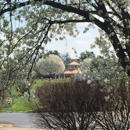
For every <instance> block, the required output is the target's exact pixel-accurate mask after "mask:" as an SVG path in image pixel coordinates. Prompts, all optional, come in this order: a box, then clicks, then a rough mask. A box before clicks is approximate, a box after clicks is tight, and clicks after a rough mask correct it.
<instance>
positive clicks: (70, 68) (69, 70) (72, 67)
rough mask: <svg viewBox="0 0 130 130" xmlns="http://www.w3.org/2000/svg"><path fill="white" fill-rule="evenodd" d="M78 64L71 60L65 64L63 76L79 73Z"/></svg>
mask: <svg viewBox="0 0 130 130" xmlns="http://www.w3.org/2000/svg"><path fill="white" fill-rule="evenodd" d="M79 67H80V64H79V63H78V62H75V61H72V62H70V63H69V64H68V65H67V66H66V70H65V71H64V73H63V74H64V77H72V76H74V75H76V74H81V70H80V68H79Z"/></svg>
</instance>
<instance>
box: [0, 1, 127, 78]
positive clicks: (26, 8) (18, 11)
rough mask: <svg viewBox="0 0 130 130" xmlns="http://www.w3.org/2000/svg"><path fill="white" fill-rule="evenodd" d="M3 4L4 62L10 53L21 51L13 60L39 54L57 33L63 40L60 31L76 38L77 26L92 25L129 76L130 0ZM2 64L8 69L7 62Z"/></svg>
mask: <svg viewBox="0 0 130 130" xmlns="http://www.w3.org/2000/svg"><path fill="white" fill-rule="evenodd" d="M0 5H1V6H0V16H1V22H0V30H1V40H0V46H1V49H2V50H3V51H1V57H2V59H3V55H4V56H5V55H6V56H7V57H10V55H11V53H13V55H14V53H16V52H19V51H20V55H19V57H17V58H16V57H15V58H14V59H15V60H16V59H18V60H19V59H22V58H23V57H26V60H27V59H28V58H29V56H32V55H33V54H34V53H35V54H38V53H39V50H40V49H43V46H44V44H47V43H48V41H51V39H52V38H53V37H55V36H56V34H59V35H60V37H59V38H60V39H63V38H64V36H63V35H62V33H61V32H63V31H64V30H66V31H67V32H68V33H69V34H70V35H72V36H75V35H76V34H77V33H78V31H77V29H76V28H75V23H78V22H89V23H91V25H92V24H95V25H96V26H98V27H99V28H100V29H102V30H103V31H104V32H105V34H106V36H107V37H108V38H109V40H110V41H111V44H112V46H113V48H114V50H115V52H116V54H117V56H118V57H119V62H120V64H121V65H122V66H123V68H124V69H126V68H127V73H128V75H129V76H130V69H129V65H130V62H129V58H130V53H129V50H130V46H129V44H130V11H129V10H130V8H129V7H130V1H129V0H114V1H112V0H104V1H103V0H86V1H83V0H81V1H79V0H65V1H62V0H61V1H60V0H55V1H52V0H1V1H0ZM87 29H88V27H87V25H86V28H85V30H87ZM84 32H85V31H84ZM56 39H57V38H56ZM20 47H22V50H19V49H20ZM26 52H29V54H28V56H26ZM5 60H8V58H4V61H5ZM1 64H3V66H5V62H1Z"/></svg>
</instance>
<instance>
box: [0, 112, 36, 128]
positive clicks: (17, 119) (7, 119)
mask: <svg viewBox="0 0 130 130" xmlns="http://www.w3.org/2000/svg"><path fill="white" fill-rule="evenodd" d="M0 122H3V123H9V124H13V125H14V126H16V127H24V128H38V126H37V124H36V122H37V118H36V114H35V113H0Z"/></svg>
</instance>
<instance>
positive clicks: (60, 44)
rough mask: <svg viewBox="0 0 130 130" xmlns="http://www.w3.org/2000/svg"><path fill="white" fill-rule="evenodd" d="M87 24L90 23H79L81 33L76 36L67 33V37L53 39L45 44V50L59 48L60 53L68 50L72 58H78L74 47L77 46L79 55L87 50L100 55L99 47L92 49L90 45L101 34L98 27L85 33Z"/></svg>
mask: <svg viewBox="0 0 130 130" xmlns="http://www.w3.org/2000/svg"><path fill="white" fill-rule="evenodd" d="M86 25H88V23H78V24H77V28H78V29H79V31H80V33H79V35H78V36H77V37H75V38H74V37H72V36H69V35H66V36H65V37H66V39H64V40H59V41H56V40H52V41H51V42H50V43H48V44H47V45H46V46H45V50H47V51H50V50H52V51H53V50H57V51H58V52H60V53H66V52H68V53H69V55H70V56H71V58H77V57H76V54H75V53H74V50H73V49H72V48H75V50H76V51H77V56H79V55H80V53H81V52H85V51H86V50H87V51H93V52H94V53H95V54H96V55H99V54H100V51H99V48H98V47H96V48H94V49H91V47H90V45H91V44H93V43H94V40H95V37H98V36H99V32H98V28H97V27H95V28H90V29H89V30H88V31H87V32H86V33H83V30H84V28H85V27H86Z"/></svg>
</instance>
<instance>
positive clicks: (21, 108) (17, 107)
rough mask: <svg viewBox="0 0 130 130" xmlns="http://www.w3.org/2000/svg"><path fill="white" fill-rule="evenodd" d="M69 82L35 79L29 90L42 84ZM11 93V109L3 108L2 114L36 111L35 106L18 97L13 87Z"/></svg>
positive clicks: (66, 80) (64, 80)
mask: <svg viewBox="0 0 130 130" xmlns="http://www.w3.org/2000/svg"><path fill="white" fill-rule="evenodd" d="M69 81H70V79H36V80H35V81H34V83H33V84H32V86H31V88H30V89H36V88H37V87H40V86H41V85H42V84H43V83H44V82H51V83H52V84H54V83H62V82H69ZM11 91H12V92H11V95H12V97H13V103H12V105H11V107H9V106H8V107H5V108H3V109H2V112H30V111H33V110H35V109H36V104H34V103H32V102H29V101H28V99H27V98H25V97H23V96H22V97H21V96H19V95H18V92H17V91H16V89H15V88H14V87H13V88H12V90H11ZM9 97H10V96H9Z"/></svg>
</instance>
